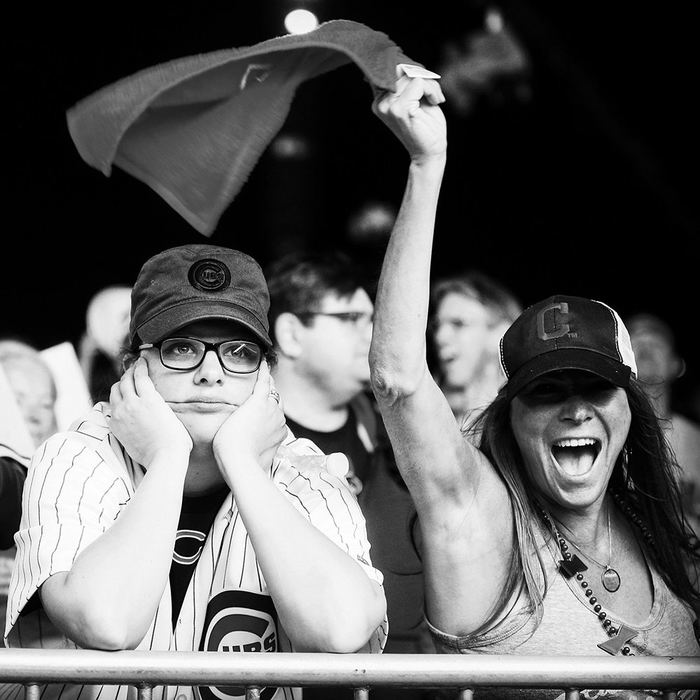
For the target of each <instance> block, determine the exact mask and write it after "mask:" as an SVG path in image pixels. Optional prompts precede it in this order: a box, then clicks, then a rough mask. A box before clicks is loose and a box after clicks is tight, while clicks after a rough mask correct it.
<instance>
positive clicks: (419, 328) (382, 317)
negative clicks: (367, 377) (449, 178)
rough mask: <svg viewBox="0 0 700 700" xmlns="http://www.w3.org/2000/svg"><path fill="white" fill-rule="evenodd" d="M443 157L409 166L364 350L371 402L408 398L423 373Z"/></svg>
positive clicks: (425, 367) (443, 163)
mask: <svg viewBox="0 0 700 700" xmlns="http://www.w3.org/2000/svg"><path fill="white" fill-rule="evenodd" d="M444 167H445V156H444V154H442V155H438V156H433V157H432V158H430V159H426V160H424V161H422V162H420V163H416V162H412V163H411V166H410V168H409V173H408V181H407V184H406V189H405V192H404V197H403V201H402V204H401V208H400V210H399V214H398V216H397V218H396V222H395V224H394V228H393V231H392V234H391V238H390V240H389V244H388V247H387V251H386V254H385V257H384V263H383V266H382V271H381V275H380V279H379V286H378V293H377V299H376V306H375V321H374V329H373V334H372V346H371V350H370V365H371V367H372V382H373V388H374V389H375V393H377V398H378V399H379V400H380V401H381V400H382V398H385V399H388V400H392V399H393V398H395V396H394V395H395V394H399V395H400V394H402V393H410V392H411V391H412V390H414V389H415V386H416V384H417V383H418V382H419V381H420V379H421V377H422V376H423V374H424V372H425V371H426V370H427V365H426V349H425V329H426V324H427V318H428V304H429V296H430V294H429V290H430V264H431V254H432V245H433V232H434V227H435V216H436V211H437V203H438V196H439V192H440V185H441V182H442V176H443V172H444Z"/></svg>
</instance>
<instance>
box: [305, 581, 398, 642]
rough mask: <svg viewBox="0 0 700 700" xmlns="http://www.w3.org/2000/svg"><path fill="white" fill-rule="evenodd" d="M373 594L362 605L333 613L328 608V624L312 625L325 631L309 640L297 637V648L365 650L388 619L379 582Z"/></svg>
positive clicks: (336, 609) (339, 608)
mask: <svg viewBox="0 0 700 700" xmlns="http://www.w3.org/2000/svg"><path fill="white" fill-rule="evenodd" d="M372 595H373V599H372V601H371V602H367V601H366V602H367V604H365V605H362V606H361V607H360V606H358V607H352V606H349V607H340V606H338V607H336V608H335V609H333V611H332V612H331V611H328V615H327V616H326V618H325V620H326V621H325V624H317V625H314V626H313V630H315V632H316V633H318V632H319V631H320V630H323V632H322V633H321V634H314V635H313V636H310V637H308V638H306V639H295V640H294V641H293V643H294V648H295V650H296V651H304V652H321V653H324V652H325V653H331V654H354V653H356V652H358V651H360V650H362V649H363V647H365V646H366V645H367V643H368V641H369V640H370V638H371V637H372V635H373V634H374V633H375V632H376V630H377V628H378V627H379V626H380V625H382V624H384V621H385V618H386V598H385V596H384V590H383V588H381V587H380V586H379V585H377V586H376V587H375V588H374V591H373V594H372ZM360 610H361V611H362V613H360ZM309 629H310V630H311V629H312V628H309Z"/></svg>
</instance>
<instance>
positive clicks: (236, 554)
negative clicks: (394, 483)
mask: <svg viewBox="0 0 700 700" xmlns="http://www.w3.org/2000/svg"><path fill="white" fill-rule="evenodd" d="M108 418H109V405H108V404H106V403H99V404H97V405H96V406H95V407H94V409H93V410H92V411H91V412H90V414H89V415H88V416H87V417H86V418H85V420H82V421H79V422H76V423H75V424H74V425H73V426H72V428H71V430H69V431H67V432H63V433H58V434H56V435H54V436H53V437H51V438H49V440H47V441H46V442H45V443H44V444H43V445H42V446H41V447H40V448H39V449H38V450H37V452H36V454H35V455H34V457H33V459H32V463H31V465H30V467H29V471H28V474H27V481H26V485H25V489H24V494H23V499H22V521H21V523H20V528H19V530H18V532H17V534H16V535H15V543H16V546H17V554H16V558H15V565H14V569H13V576H12V580H11V582H10V592H9V602H8V615H7V622H6V628H5V642H6V644H7V646H11V647H29V648H37V647H40V648H41V647H43V648H76V645H75V644H74V643H73V642H72V641H71V640H69V639H68V638H67V637H65V636H64V635H63V634H62V633H61V632H60V631H59V630H58V629H57V628H56V627H55V626H54V625H53V624H52V623H51V621H50V620H49V618H48V617H47V616H46V614H45V612H44V611H43V609H42V608H41V606H40V605H37V602H36V601H37V598H38V596H37V598H35V597H34V596H35V594H36V592H37V590H38V589H39V587H40V586H41V585H42V583H43V582H44V581H45V580H46V579H47V578H48V577H49V576H51V575H53V574H55V573H58V572H61V571H69V570H70V569H71V566H72V564H73V562H74V560H75V558H76V557H77V555H78V554H79V553H80V552H81V551H82V550H83V549H85V548H86V547H87V546H88V545H89V544H90V543H92V542H93V541H95V540H96V539H97V538H99V537H100V536H101V535H102V534H103V533H105V532H106V531H107V530H108V529H109V528H110V527H111V525H112V524H113V523H114V522H116V520H118V518H119V515H120V513H121V511H122V509H123V508H124V506H125V505H126V504H127V503H128V502H129V500H130V499H131V497H132V495H133V494H134V492H135V490H136V489H137V488H138V485H139V483H140V481H141V479H142V477H143V474H144V473H145V470H144V469H143V467H142V466H141V465H139V464H138V463H136V462H134V461H133V460H132V459H131V458H130V456H129V455H128V454H127V453H126V451H125V450H124V448H123V447H122V445H121V444H120V443H119V442H118V441H117V439H116V438H115V437H114V435H112V434H111V433H110V431H109V428H108ZM327 463H328V458H327V457H326V456H325V455H323V453H322V452H320V450H319V449H318V448H317V447H316V445H314V443H312V442H311V441H309V440H305V439H297V438H295V437H294V436H293V435H292V434H291V432H290V433H289V434H288V436H287V438H286V440H285V441H284V442H283V444H282V445H281V446H280V448H279V450H278V452H277V454H276V456H275V459H274V460H273V462H272V465H271V466H270V473H269V476H270V479H272V481H273V482H274V483H275V485H276V486H277V487H278V488H279V489H280V491H281V492H282V493H283V494H284V495H285V496H286V497H287V498H288V499H289V500H290V501H291V502H292V504H293V505H294V507H295V508H296V509H297V510H298V511H299V512H301V513H302V514H303V515H304V516H305V517H306V518H307V519H308V520H309V522H310V523H312V524H313V525H314V526H315V527H316V528H318V529H319V530H320V531H322V532H323V533H324V534H325V535H326V536H327V537H329V538H330V539H331V540H332V541H333V542H335V543H336V544H337V545H338V546H339V547H341V548H342V549H343V550H344V551H346V552H347V553H348V554H349V556H351V557H352V558H353V559H355V560H356V561H358V562H359V564H360V565H361V566H362V567H363V569H364V570H365V572H366V573H367V575H368V576H369V577H370V578H371V579H372V580H374V581H377V582H378V583H380V584H381V583H382V574H381V573H380V572H379V571H377V570H376V569H375V568H374V567H373V566H372V565H371V563H370V553H369V549H370V546H369V543H368V541H367V536H366V530H365V522H364V518H363V516H362V514H361V511H360V509H359V506H358V504H357V501H356V499H355V497H354V496H353V495H352V494H351V492H350V491H349V490H348V488H347V485H346V483H345V479H344V478H339V477H338V476H334V475H333V474H332V473H331V472H330V471H329V470H327V469H325V468H324V465H326V464H327ZM164 585H165V590H164V593H163V597H162V599H161V601H160V604H159V606H158V609H157V611H156V614H155V616H154V618H153V620H152V622H151V625H150V628H149V630H148V633H147V634H146V636H145V637H144V639H143V640H142V642H141V644H140V645H139V646H138V649H142V650H147V649H154V650H182V651H195V650H206V651H219V652H223V653H227V652H242V651H243V652H244V651H268V652H274V651H293V648H292V646H291V644H290V641H289V638H288V636H287V634H286V633H285V630H284V629H283V627H282V625H281V624H280V622H279V620H278V618H277V613H276V611H275V607H274V602H273V600H272V598H271V597H270V594H269V592H268V589H267V584H266V582H265V579H264V576H263V574H262V571H261V570H260V566H259V564H258V561H257V558H256V555H255V551H254V550H253V548H252V545H251V542H250V538H249V536H248V533H247V531H246V528H245V525H244V523H243V521H242V519H241V517H240V515H239V512H238V508H237V506H236V502H235V499H234V498H233V495H232V494H231V493H230V492H229V494H228V495H227V497H226V498H225V500H224V503H223V504H222V506H221V508H220V509H219V511H218V513H217V515H216V517H215V518H214V522H213V524H212V526H211V528H210V530H209V532H208V534H207V536H206V539H205V541H204V544H203V546H202V550H201V554H200V556H199V559H198V561H197V565H196V568H195V570H194V574H193V575H192V578H191V580H190V582H189V587H188V588H187V591H186V593H185V598H184V600H183V603H182V607H181V609H180V613H179V616H178V619H177V621H176V624H175V626H174V628H173V624H172V616H171V597H170V587H169V585H168V582H167V581H164ZM30 601H31V602H30ZM23 611H24V612H23ZM386 634H387V622H386V618H385V620H384V622H383V624H382V625H380V627H379V628H378V629H377V630H376V631H375V632H374V634H373V635H372V638H371V639H370V640H369V642H368V644H367V645H366V647H365V648H363V649H362V651H364V652H377V653H378V652H381V650H382V648H383V646H384V642H385V640H386ZM0 695H2V697H3V700H4V698H7V700H12V698H11V697H10V695H9V694H8V693H7V689H6V692H4V693H1V694H0ZM78 695H80V699H81V700H89V699H90V698H94V699H96V698H97V697H98V696H99V699H100V700H127V699H128V700H135V698H136V691H135V689H134V688H133V687H128V686H95V687H90V686H85V687H83V686H60V685H54V686H48V687H47V688H46V690H45V692H43V693H42V700H51V699H52V698H57V699H59V698H60V700H71V699H73V698H77V697H78ZM153 695H154V700H192V698H193V697H194V698H196V700H234V699H237V698H239V697H240V698H242V697H243V695H244V689H242V688H239V689H236V688H230V687H226V688H208V687H201V688H189V687H167V688H166V687H161V688H155V689H154V691H153ZM263 697H264V698H266V700H268V699H269V700H271V699H272V698H274V700H297V699H298V698H300V697H301V692H300V690H299V689H296V688H295V689H292V688H278V689H275V688H268V689H266V690H265V691H264V692H263Z"/></svg>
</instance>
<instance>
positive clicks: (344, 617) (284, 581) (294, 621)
mask: <svg viewBox="0 0 700 700" xmlns="http://www.w3.org/2000/svg"><path fill="white" fill-rule="evenodd" d="M236 467H237V468H236V470H235V473H232V471H229V477H230V483H231V487H232V490H233V492H234V496H235V499H236V503H237V504H238V508H239V511H240V514H241V517H242V519H243V522H244V523H245V526H246V529H247V531H248V534H249V535H250V539H251V542H252V544H253V547H254V549H255V553H256V556H257V559H258V561H259V563H260V567H261V570H262V572H263V575H264V576H265V581H266V582H267V586H268V589H269V592H270V595H271V596H272V599H273V601H274V603H275V608H276V609H277V612H278V613H279V616H280V621H281V623H282V625H283V627H284V629H285V630H286V632H287V634H288V635H289V638H290V640H291V641H292V643H293V645H294V648H295V649H296V650H297V651H323V652H340V653H342V652H354V651H357V650H358V649H359V648H360V647H362V645H363V644H365V643H366V642H367V640H368V639H369V637H370V635H371V634H372V633H373V632H374V630H375V629H376V628H377V626H378V625H379V624H380V623H381V621H382V619H383V616H384V613H385V608H386V602H385V599H384V594H383V590H382V588H381V586H379V584H377V583H376V582H375V581H372V580H371V579H370V578H369V576H368V575H367V574H366V573H365V571H364V570H363V569H362V567H361V566H360V564H358V563H357V562H356V561H355V560H354V559H353V558H352V557H351V556H350V555H349V554H347V553H346V552H345V551H343V550H342V549H341V548H340V547H339V546H337V545H336V544H335V543H334V542H333V541H331V540H330V539H329V538H328V537H326V535H325V534H324V533H323V532H321V531H320V530H318V529H317V528H316V527H314V525H312V524H311V523H310V522H309V521H308V520H307V519H306V518H305V517H304V516H303V515H302V514H301V513H299V511H297V510H296V508H294V506H293V505H292V504H291V503H290V502H289V500H288V499H287V498H285V497H284V495H283V494H282V492H280V490H279V489H278V488H277V486H276V485H275V484H274V483H273V482H272V481H271V480H270V479H269V478H268V476H267V474H266V473H264V472H263V471H262V470H261V469H260V467H259V466H258V465H257V463H255V462H253V461H251V462H249V463H248V464H245V463H240V462H239V463H238V464H237V465H236Z"/></svg>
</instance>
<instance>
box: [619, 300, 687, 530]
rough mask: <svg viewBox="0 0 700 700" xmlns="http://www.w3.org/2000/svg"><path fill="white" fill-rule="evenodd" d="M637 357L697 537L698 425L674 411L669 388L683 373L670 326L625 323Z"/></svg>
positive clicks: (635, 319)
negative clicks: (668, 446)
mask: <svg viewBox="0 0 700 700" xmlns="http://www.w3.org/2000/svg"><path fill="white" fill-rule="evenodd" d="M626 323H627V328H628V329H629V332H630V337H631V339H632V347H633V348H634V354H635V357H636V358H637V369H638V378H639V380H640V382H641V383H642V387H643V388H644V391H645V392H646V394H647V396H648V397H649V398H650V399H651V402H652V404H653V405H654V409H655V410H656V413H657V415H658V416H659V418H660V420H661V425H662V427H663V429H664V432H665V434H666V438H667V439H668V441H669V444H670V445H671V448H672V449H673V452H674V453H675V455H676V459H677V461H678V464H679V466H680V468H681V475H680V478H681V491H682V495H683V507H684V508H685V510H686V517H687V518H688V519H689V521H690V524H691V525H692V527H693V529H694V531H695V534H696V535H697V536H698V537H700V425H698V424H697V423H696V422H694V421H693V420H691V419H690V418H689V417H687V416H685V415H683V414H682V413H679V412H678V411H677V410H676V406H675V402H674V393H673V387H674V385H675V383H676V382H677V381H678V379H680V378H681V377H682V376H683V375H684V374H685V369H686V367H685V360H684V359H683V358H682V357H681V356H680V355H679V353H678V350H677V347H676V338H675V334H674V333H673V331H672V329H671V327H670V326H669V324H668V323H666V322H665V321H664V320H663V319H661V318H660V317H659V316H656V315H654V314H650V313H639V314H635V315H634V316H631V317H630V318H629V319H627V321H626Z"/></svg>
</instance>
